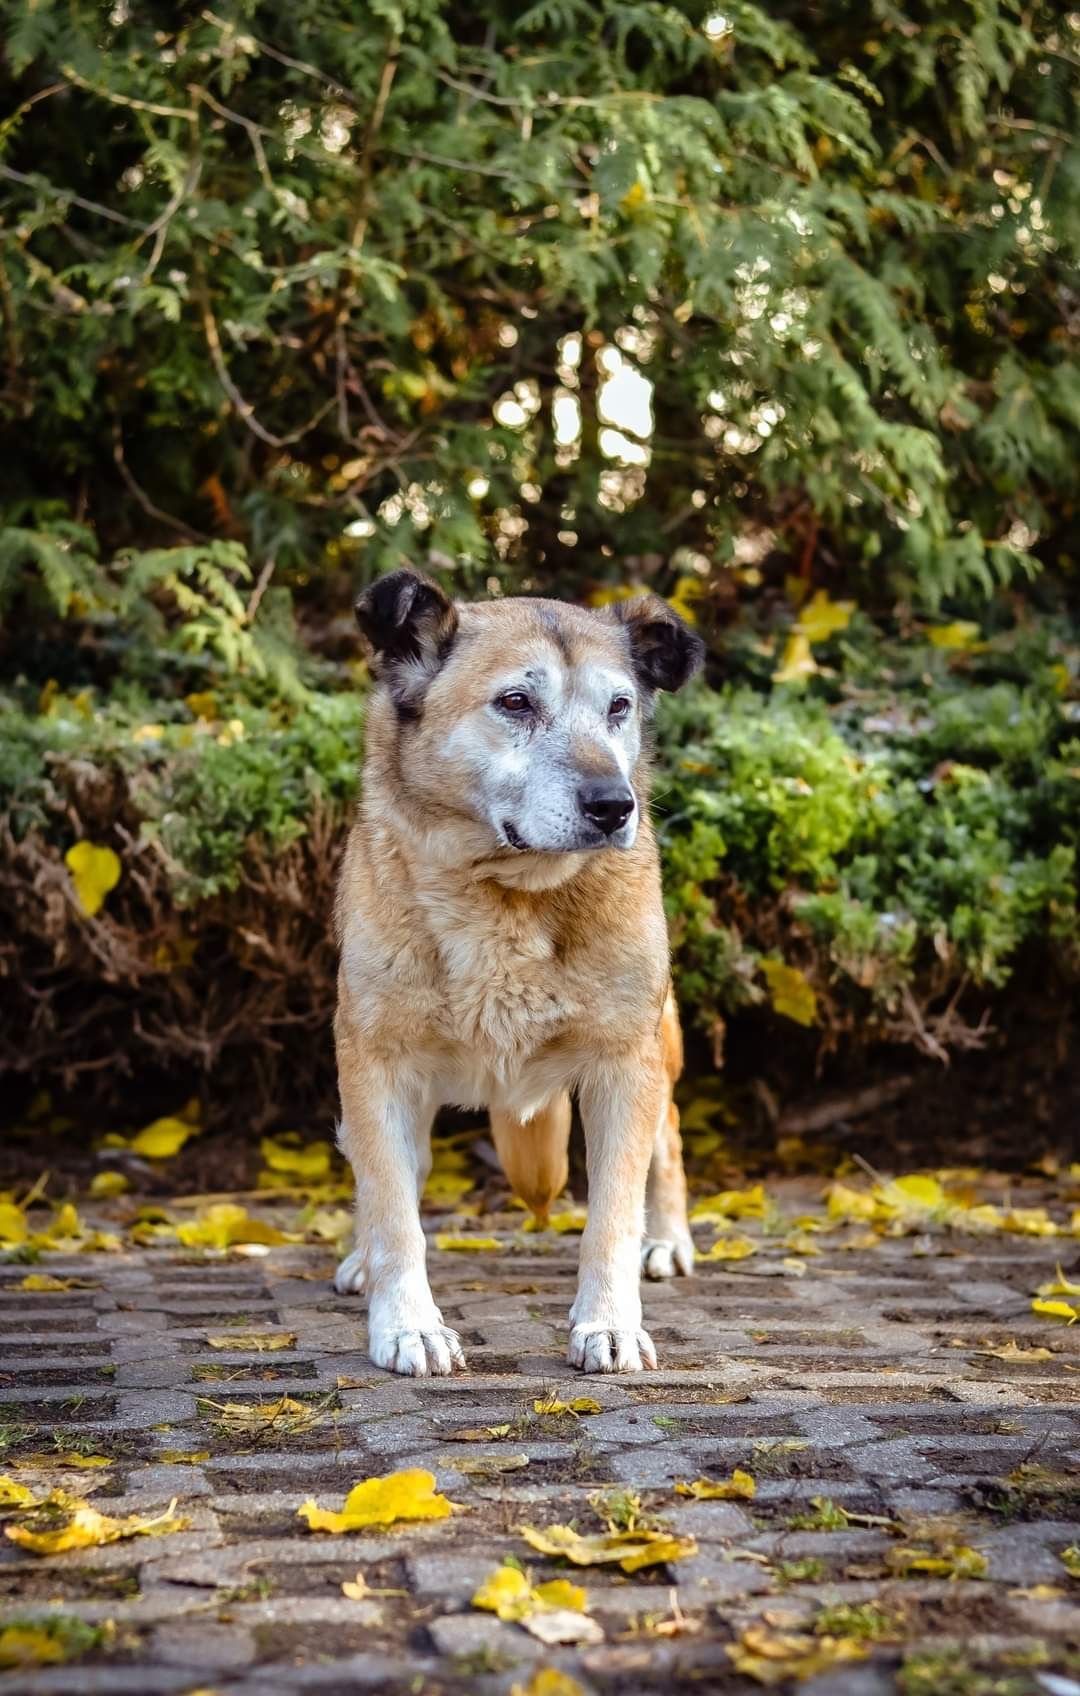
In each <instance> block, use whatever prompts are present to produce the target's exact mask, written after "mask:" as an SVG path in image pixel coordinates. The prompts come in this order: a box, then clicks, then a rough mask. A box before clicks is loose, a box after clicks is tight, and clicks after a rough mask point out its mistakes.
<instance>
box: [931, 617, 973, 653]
mask: <svg viewBox="0 0 1080 1696" xmlns="http://www.w3.org/2000/svg"><path fill="white" fill-rule="evenodd" d="M926 635H927V640H928V641H929V642H931V643H932V644H933V646H934V647H935V648H969V649H970V648H976V647H979V646H981V643H980V642H979V635H980V631H979V626H978V625H977V624H972V623H971V621H970V620H969V619H966V618H958V619H957V620H956V621H955V623H953V624H937V625H934V626H933V628H932V629H930V630H928V631H927V632H926Z"/></svg>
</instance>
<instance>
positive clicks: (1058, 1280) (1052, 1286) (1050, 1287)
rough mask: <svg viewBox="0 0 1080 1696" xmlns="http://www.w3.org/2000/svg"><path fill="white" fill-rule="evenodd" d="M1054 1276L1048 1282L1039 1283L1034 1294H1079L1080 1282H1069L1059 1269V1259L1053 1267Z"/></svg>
mask: <svg viewBox="0 0 1080 1696" xmlns="http://www.w3.org/2000/svg"><path fill="white" fill-rule="evenodd" d="M1054 1272H1055V1276H1054V1277H1053V1278H1052V1279H1051V1280H1050V1282H1049V1283H1048V1284H1040V1285H1039V1287H1038V1289H1037V1290H1036V1292H1035V1294H1036V1295H1039V1296H1080V1284H1073V1283H1070V1282H1069V1280H1068V1278H1066V1276H1065V1274H1064V1272H1063V1271H1062V1270H1061V1262H1060V1260H1059V1261H1058V1263H1057V1266H1056V1267H1055V1268H1054Z"/></svg>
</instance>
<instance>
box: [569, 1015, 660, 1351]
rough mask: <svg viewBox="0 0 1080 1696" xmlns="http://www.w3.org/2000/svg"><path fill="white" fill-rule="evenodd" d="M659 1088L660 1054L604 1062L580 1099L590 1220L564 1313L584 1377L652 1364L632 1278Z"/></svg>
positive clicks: (583, 1088)
mask: <svg viewBox="0 0 1080 1696" xmlns="http://www.w3.org/2000/svg"><path fill="white" fill-rule="evenodd" d="M662 1088H663V1079H662V1071H661V1062H660V1055H659V1052H656V1053H653V1051H652V1049H651V1047H650V1048H646V1049H644V1050H643V1051H641V1052H639V1053H637V1054H634V1055H628V1056H625V1057H620V1058H618V1059H611V1060H604V1061H603V1062H601V1063H600V1064H598V1065H596V1066H595V1067H593V1068H591V1069H590V1071H589V1072H588V1073H587V1074H586V1076H585V1078H584V1079H583V1081H582V1085H581V1089H580V1092H579V1100H580V1103H581V1116H582V1121H583V1123H584V1127H585V1152H586V1160H587V1164H588V1173H589V1217H588V1223H587V1224H586V1226H585V1233H584V1235H583V1237H582V1239H581V1265H580V1269H579V1272H578V1289H577V1296H576V1298H575V1300H574V1305H573V1307H572V1308H571V1310H570V1364H571V1365H572V1366H580V1367H581V1368H582V1369H583V1370H584V1371H586V1372H640V1371H641V1370H642V1368H643V1367H646V1366H651V1367H655V1365H656V1351H655V1349H654V1348H653V1345H652V1339H651V1337H650V1336H649V1334H648V1332H647V1331H644V1330H643V1329H642V1325H641V1292H640V1286H639V1282H638V1280H639V1272H640V1259H641V1239H642V1236H643V1234H644V1229H645V1179H646V1174H647V1173H648V1170H649V1157H650V1155H651V1152H652V1144H653V1136H654V1132H655V1129H656V1122H657V1117H658V1114H659V1111H660V1101H661V1094H662Z"/></svg>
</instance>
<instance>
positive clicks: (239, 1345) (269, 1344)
mask: <svg viewBox="0 0 1080 1696" xmlns="http://www.w3.org/2000/svg"><path fill="white" fill-rule="evenodd" d="M206 1341H207V1343H208V1344H209V1345H210V1347H211V1348H212V1349H236V1350H238V1351H239V1352H241V1353H244V1352H249V1351H252V1350H253V1351H255V1352H256V1353H258V1354H276V1353H277V1352H278V1351H279V1350H280V1349H291V1348H295V1347H296V1332H295V1331H233V1332H231V1333H230V1332H228V1331H225V1332H223V1333H222V1334H221V1335H220V1336H217V1337H207V1339H206Z"/></svg>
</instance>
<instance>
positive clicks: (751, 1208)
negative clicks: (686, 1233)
mask: <svg viewBox="0 0 1080 1696" xmlns="http://www.w3.org/2000/svg"><path fill="white" fill-rule="evenodd" d="M767 1207H768V1198H767V1196H766V1194H765V1186H764V1184H752V1185H751V1186H750V1187H749V1188H748V1189H745V1190H720V1191H718V1193H717V1194H716V1195H710V1196H706V1197H705V1198H704V1199H703V1200H702V1201H696V1202H695V1203H694V1205H693V1207H692V1208H691V1209H690V1217H691V1219H764V1217H765V1212H766V1209H767Z"/></svg>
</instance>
